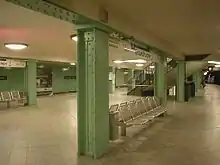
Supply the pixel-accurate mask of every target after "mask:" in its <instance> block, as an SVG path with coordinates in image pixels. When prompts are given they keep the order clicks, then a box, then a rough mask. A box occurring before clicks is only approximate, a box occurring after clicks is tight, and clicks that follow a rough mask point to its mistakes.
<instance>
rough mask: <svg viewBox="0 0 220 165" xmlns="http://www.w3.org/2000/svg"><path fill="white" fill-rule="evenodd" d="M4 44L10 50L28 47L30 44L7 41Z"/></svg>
mask: <svg viewBox="0 0 220 165" xmlns="http://www.w3.org/2000/svg"><path fill="white" fill-rule="evenodd" d="M4 46H5V47H6V48H8V49H10V50H23V49H26V48H27V47H28V45H27V44H24V43H5V44H4Z"/></svg>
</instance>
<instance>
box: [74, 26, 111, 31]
mask: <svg viewBox="0 0 220 165" xmlns="http://www.w3.org/2000/svg"><path fill="white" fill-rule="evenodd" d="M75 29H76V30H79V31H93V30H94V29H97V30H100V31H103V32H105V33H110V32H109V30H108V29H106V28H104V27H103V26H98V25H96V24H79V25H75Z"/></svg>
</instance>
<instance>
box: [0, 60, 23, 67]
mask: <svg viewBox="0 0 220 165" xmlns="http://www.w3.org/2000/svg"><path fill="white" fill-rule="evenodd" d="M0 67H3V68H25V67H26V62H25V61H21V60H13V59H0Z"/></svg>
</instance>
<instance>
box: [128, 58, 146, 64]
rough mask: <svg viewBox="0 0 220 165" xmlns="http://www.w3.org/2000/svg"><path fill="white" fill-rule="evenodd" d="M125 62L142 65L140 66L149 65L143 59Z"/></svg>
mask: <svg viewBox="0 0 220 165" xmlns="http://www.w3.org/2000/svg"><path fill="white" fill-rule="evenodd" d="M125 62H128V63H140V64H145V63H147V61H146V60H142V59H138V60H126V61H125Z"/></svg>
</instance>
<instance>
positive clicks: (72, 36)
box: [71, 34, 78, 42]
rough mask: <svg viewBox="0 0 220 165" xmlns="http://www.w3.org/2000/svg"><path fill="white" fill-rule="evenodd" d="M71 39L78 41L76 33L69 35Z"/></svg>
mask: <svg viewBox="0 0 220 165" xmlns="http://www.w3.org/2000/svg"><path fill="white" fill-rule="evenodd" d="M71 39H72V40H73V41H76V42H77V41H78V37H77V35H76V34H73V35H71Z"/></svg>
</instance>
